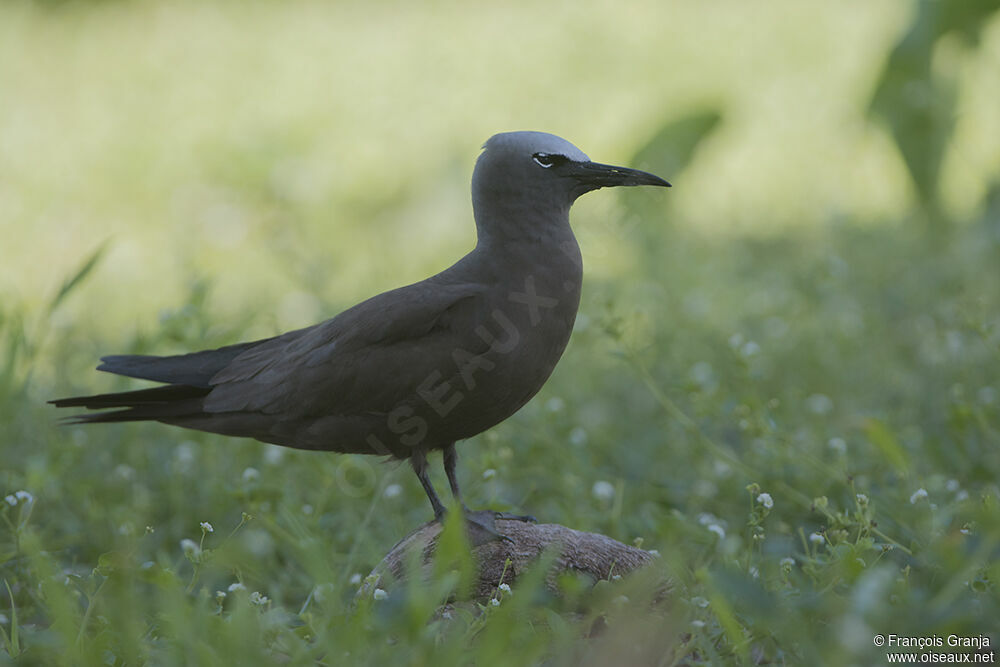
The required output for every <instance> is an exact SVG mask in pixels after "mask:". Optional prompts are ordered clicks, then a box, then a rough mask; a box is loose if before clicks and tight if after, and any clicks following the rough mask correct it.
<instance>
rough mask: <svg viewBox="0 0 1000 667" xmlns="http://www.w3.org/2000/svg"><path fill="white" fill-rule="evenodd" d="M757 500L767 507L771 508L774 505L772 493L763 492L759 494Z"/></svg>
mask: <svg viewBox="0 0 1000 667" xmlns="http://www.w3.org/2000/svg"><path fill="white" fill-rule="evenodd" d="M757 502H758V503H760V504H761V505H763V506H764V507H766V508H767V509H771V508H772V507H774V499H773V498H771V494H770V493H762V494H760V495H759V496H757Z"/></svg>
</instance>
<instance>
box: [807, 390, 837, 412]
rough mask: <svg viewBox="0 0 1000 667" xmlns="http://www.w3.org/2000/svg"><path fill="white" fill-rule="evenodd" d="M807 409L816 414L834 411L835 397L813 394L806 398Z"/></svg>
mask: <svg viewBox="0 0 1000 667" xmlns="http://www.w3.org/2000/svg"><path fill="white" fill-rule="evenodd" d="M806 409H808V410H809V412H811V413H813V414H814V415H826V414H830V412H832V411H833V399H832V398H830V397H829V396H827V395H826V394H813V395H811V396H809V398H807V399H806Z"/></svg>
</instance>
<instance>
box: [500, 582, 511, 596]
mask: <svg viewBox="0 0 1000 667" xmlns="http://www.w3.org/2000/svg"><path fill="white" fill-rule="evenodd" d="M497 588H499V589H500V590H501V591H503V592H504V593H508V594H510V584H500V585H499V586H498V587H497Z"/></svg>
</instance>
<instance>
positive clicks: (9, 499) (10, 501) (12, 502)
mask: <svg viewBox="0 0 1000 667" xmlns="http://www.w3.org/2000/svg"><path fill="white" fill-rule="evenodd" d="M3 499H4V500H6V501H7V504H8V505H10V506H11V507H14V506H16V505H17V498H15V497H14V494H9V495H6V496H4V498H3Z"/></svg>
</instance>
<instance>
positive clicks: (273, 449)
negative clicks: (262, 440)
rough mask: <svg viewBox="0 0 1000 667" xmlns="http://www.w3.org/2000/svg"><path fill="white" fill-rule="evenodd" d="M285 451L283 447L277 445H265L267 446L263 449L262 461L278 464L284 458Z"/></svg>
mask: <svg viewBox="0 0 1000 667" xmlns="http://www.w3.org/2000/svg"><path fill="white" fill-rule="evenodd" d="M286 451H287V450H286V449H285V448H284V447H279V446H278V445H267V448H266V449H265V450H264V462H265V463H268V464H270V465H278V464H279V463H281V459H283V458H285V452H286Z"/></svg>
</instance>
